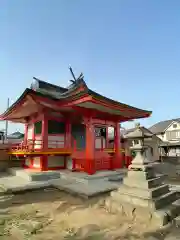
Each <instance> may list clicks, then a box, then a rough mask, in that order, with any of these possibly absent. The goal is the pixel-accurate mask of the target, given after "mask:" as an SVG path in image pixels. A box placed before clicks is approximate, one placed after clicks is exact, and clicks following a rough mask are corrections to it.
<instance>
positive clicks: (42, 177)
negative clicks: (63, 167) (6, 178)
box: [8, 168, 60, 182]
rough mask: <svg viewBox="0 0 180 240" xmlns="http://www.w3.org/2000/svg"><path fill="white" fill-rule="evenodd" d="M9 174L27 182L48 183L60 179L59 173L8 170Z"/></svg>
mask: <svg viewBox="0 0 180 240" xmlns="http://www.w3.org/2000/svg"><path fill="white" fill-rule="evenodd" d="M8 172H9V173H10V174H12V175H14V176H18V177H21V178H23V179H25V180H27V181H30V182H31V181H36V182H37V181H49V180H52V179H58V178H60V172H58V171H57V172H56V171H48V172H31V171H26V170H25V169H21V168H10V169H9V171H8Z"/></svg>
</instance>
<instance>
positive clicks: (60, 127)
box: [48, 120, 66, 134]
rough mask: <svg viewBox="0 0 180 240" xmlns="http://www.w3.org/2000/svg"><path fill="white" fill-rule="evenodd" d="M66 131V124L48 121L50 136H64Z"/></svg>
mask: <svg viewBox="0 0 180 240" xmlns="http://www.w3.org/2000/svg"><path fill="white" fill-rule="evenodd" d="M65 131H66V127H65V123H63V122H58V121H55V120H49V121H48V134H64V133H65Z"/></svg>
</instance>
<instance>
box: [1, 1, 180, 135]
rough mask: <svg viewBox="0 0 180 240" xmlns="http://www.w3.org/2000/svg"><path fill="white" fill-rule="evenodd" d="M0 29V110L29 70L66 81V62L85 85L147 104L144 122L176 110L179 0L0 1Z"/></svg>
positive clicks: (24, 81) (172, 115)
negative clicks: (148, 115)
mask: <svg viewBox="0 0 180 240" xmlns="http://www.w3.org/2000/svg"><path fill="white" fill-rule="evenodd" d="M0 32H1V37H0V81H1V94H0V103H1V104H0V112H1V113H2V112H3V111H4V110H5V108H6V101H7V98H8V97H10V101H11V103H13V102H14V101H15V100H16V99H17V98H18V97H19V96H20V94H21V93H22V92H23V91H24V89H25V88H26V87H29V86H30V84H31V82H32V77H33V76H36V77H39V78H41V79H44V80H48V81H50V82H51V83H54V84H58V85H62V86H66V85H67V84H68V79H70V77H71V76H70V73H69V71H68V66H69V64H71V65H72V67H73V69H74V71H75V72H76V74H79V73H80V72H81V71H82V72H83V73H84V76H85V80H86V82H87V84H88V86H89V87H90V88H92V89H93V90H96V91H97V92H99V93H101V94H103V95H106V96H108V97H110V98H113V99H115V100H118V101H121V102H124V103H127V104H130V105H134V106H136V107H139V108H143V109H148V110H152V111H153V114H152V117H151V118H148V119H145V120H142V121H141V123H142V124H143V125H145V126H150V125H152V124H154V123H156V122H157V121H160V120H164V119H169V118H176V117H180V112H179V94H180V44H179V42H180V1H179V0H177V1H176V0H159V1H157V0H149V1H145V0H136V1H134V0H91V1H90V0H89V1H88V0H86V1H85V0H69V1H67V0H51V1H50V0H38V1H37V0H29V1H24V0H16V1H12V0H2V1H0ZM130 125H132V123H130ZM0 128H4V123H0ZM16 130H22V127H21V126H20V125H18V124H16V125H14V124H10V125H9V132H12V131H16Z"/></svg>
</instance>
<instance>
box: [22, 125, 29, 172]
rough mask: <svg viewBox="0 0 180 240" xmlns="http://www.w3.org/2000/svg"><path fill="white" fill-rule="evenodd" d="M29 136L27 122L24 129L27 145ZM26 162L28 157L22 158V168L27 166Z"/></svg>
mask: <svg viewBox="0 0 180 240" xmlns="http://www.w3.org/2000/svg"><path fill="white" fill-rule="evenodd" d="M27 138H28V123H26V124H25V129H24V145H27ZM25 163H26V157H24V158H23V160H22V168H24V167H25V165H26V164H25Z"/></svg>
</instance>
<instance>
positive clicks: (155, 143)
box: [124, 126, 162, 161]
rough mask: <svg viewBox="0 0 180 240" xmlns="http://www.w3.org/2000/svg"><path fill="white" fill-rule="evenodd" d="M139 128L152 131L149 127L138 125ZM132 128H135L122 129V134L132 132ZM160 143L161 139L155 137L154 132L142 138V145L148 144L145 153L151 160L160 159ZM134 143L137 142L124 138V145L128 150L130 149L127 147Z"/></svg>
mask: <svg viewBox="0 0 180 240" xmlns="http://www.w3.org/2000/svg"><path fill="white" fill-rule="evenodd" d="M139 128H140V130H141V131H142V132H144V133H152V132H151V131H150V130H149V129H147V128H145V127H143V126H140V127H139ZM134 130H135V128H131V129H127V130H126V131H124V135H125V134H127V133H130V132H133V131H134ZM137 141H138V140H137ZM161 143H162V140H161V139H160V138H159V137H157V136H156V135H155V134H154V135H152V137H151V138H146V139H144V145H145V146H149V148H148V149H147V151H146V155H147V157H148V158H149V159H151V160H152V161H157V160H159V159H160V151H159V146H160V144H161ZM134 144H137V143H136V142H135V141H133V140H126V141H125V144H124V146H125V148H126V149H128V151H130V148H129V147H130V146H133V145H134ZM126 151H127V150H126Z"/></svg>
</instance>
